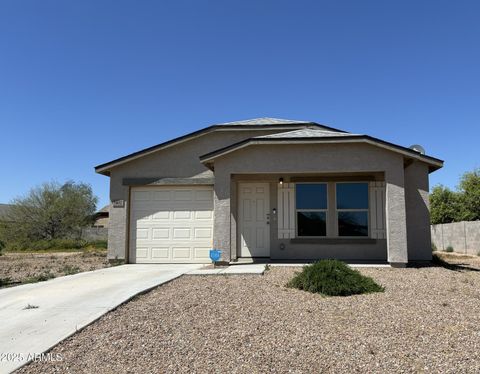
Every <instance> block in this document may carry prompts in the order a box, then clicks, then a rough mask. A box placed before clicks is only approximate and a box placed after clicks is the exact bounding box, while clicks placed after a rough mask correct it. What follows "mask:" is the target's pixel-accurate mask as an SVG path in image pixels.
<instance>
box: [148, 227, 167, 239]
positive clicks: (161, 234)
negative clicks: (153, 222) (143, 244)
mask: <svg viewBox="0 0 480 374" xmlns="http://www.w3.org/2000/svg"><path fill="white" fill-rule="evenodd" d="M152 239H153V240H155V239H170V229H169V228H164V229H163V228H162V229H157V228H154V229H152Z"/></svg>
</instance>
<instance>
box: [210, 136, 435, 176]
mask: <svg viewBox="0 0 480 374" xmlns="http://www.w3.org/2000/svg"><path fill="white" fill-rule="evenodd" d="M311 142H316V143H334V142H335V143H352V142H366V143H370V144H372V143H373V145H377V146H382V147H383V148H387V149H390V150H392V151H397V152H399V151H400V153H403V154H404V155H405V156H408V157H412V158H414V159H417V160H420V161H423V162H425V163H427V164H429V165H430V168H429V170H430V172H433V171H435V170H438V169H440V168H441V167H443V162H444V161H443V160H440V159H437V158H435V157H432V156H428V155H422V154H420V153H418V152H416V151H414V150H412V149H410V148H406V147H403V146H400V145H397V144H394V143H389V142H387V141H384V140H381V139H377V138H374V137H371V136H368V135H351V136H348V135H343V136H335V137H333V136H332V137H328V138H312V137H305V138H302V137H295V138H293V137H292V138H281V139H275V138H263V139H256V138H250V139H246V140H244V141H241V142H238V143H235V144H232V145H230V146H228V147H224V148H221V149H218V150H216V151H213V152H210V153H207V154H205V155H202V156H200V162H202V163H203V164H204V165H211V166H210V168H211V167H213V162H214V160H215V159H216V158H218V157H221V156H223V155H224V154H227V153H230V152H233V151H235V150H238V149H240V148H243V147H246V146H249V145H254V144H284V143H287V144H288V143H290V144H294V143H300V144H304V143H311Z"/></svg>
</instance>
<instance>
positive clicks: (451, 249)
mask: <svg viewBox="0 0 480 374" xmlns="http://www.w3.org/2000/svg"><path fill="white" fill-rule="evenodd" d="M445 252H453V247H452V246H451V245H449V246H448V247H447V248H446V249H445Z"/></svg>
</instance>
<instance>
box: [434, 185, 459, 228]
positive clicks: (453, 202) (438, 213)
mask: <svg viewBox="0 0 480 374" xmlns="http://www.w3.org/2000/svg"><path fill="white" fill-rule="evenodd" d="M461 205H462V204H461V198H460V195H459V194H458V193H457V192H454V191H452V190H450V189H449V188H448V187H444V186H442V185H438V186H435V187H433V189H432V192H431V193H430V221H431V223H433V224H438V223H450V222H455V221H457V220H458V218H459V216H460V215H461V211H462V210H463V209H462V206H461Z"/></svg>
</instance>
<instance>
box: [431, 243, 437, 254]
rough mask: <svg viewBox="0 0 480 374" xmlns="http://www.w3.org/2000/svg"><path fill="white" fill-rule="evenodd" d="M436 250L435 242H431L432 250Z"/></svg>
mask: <svg viewBox="0 0 480 374" xmlns="http://www.w3.org/2000/svg"><path fill="white" fill-rule="evenodd" d="M436 250H437V246H436V245H435V243H432V252H435V251H436Z"/></svg>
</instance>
